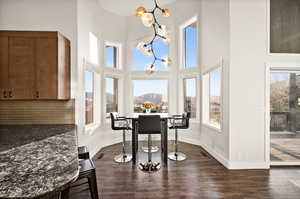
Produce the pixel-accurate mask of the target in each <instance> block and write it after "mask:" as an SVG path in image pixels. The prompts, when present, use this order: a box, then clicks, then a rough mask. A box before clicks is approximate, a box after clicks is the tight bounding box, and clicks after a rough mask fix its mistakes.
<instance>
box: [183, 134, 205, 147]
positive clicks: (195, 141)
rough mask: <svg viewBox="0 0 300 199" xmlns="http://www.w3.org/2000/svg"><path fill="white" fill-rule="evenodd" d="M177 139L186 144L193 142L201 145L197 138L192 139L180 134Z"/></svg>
mask: <svg viewBox="0 0 300 199" xmlns="http://www.w3.org/2000/svg"><path fill="white" fill-rule="evenodd" d="M179 141H181V142H186V143H188V144H193V145H197V146H201V142H200V141H199V140H194V139H191V138H187V137H183V136H181V137H180V138H179Z"/></svg>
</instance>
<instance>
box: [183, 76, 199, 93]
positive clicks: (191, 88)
mask: <svg viewBox="0 0 300 199" xmlns="http://www.w3.org/2000/svg"><path fill="white" fill-rule="evenodd" d="M185 84H186V88H185V89H186V96H187V97H196V79H195V78H193V79H185Z"/></svg>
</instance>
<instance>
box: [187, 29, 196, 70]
mask: <svg viewBox="0 0 300 199" xmlns="http://www.w3.org/2000/svg"><path fill="white" fill-rule="evenodd" d="M184 32H185V38H186V39H185V50H186V58H185V67H186V68H192V67H195V66H197V28H195V27H193V26H188V27H186V28H185V31H184Z"/></svg>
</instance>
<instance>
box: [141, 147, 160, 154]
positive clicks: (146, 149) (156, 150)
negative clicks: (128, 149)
mask: <svg viewBox="0 0 300 199" xmlns="http://www.w3.org/2000/svg"><path fill="white" fill-rule="evenodd" d="M142 150H143V151H144V152H145V153H148V151H149V148H148V147H142ZM158 151H159V147H158V146H152V147H151V153H156V152H158Z"/></svg>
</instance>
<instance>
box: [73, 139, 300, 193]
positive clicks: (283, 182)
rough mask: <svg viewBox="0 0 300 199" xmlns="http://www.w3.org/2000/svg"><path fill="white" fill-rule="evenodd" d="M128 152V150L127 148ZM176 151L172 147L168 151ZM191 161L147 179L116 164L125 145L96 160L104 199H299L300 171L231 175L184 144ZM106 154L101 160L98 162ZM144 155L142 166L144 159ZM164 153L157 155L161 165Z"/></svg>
mask: <svg viewBox="0 0 300 199" xmlns="http://www.w3.org/2000/svg"><path fill="white" fill-rule="evenodd" d="M128 149H129V147H128ZM170 149H172V145H170V148H169V150H170ZM180 150H181V151H182V152H184V153H186V154H187V155H188V159H187V160H185V161H183V162H172V161H169V165H168V168H162V169H161V170H160V171H158V172H156V173H152V174H148V173H144V172H142V171H140V170H139V169H138V168H137V167H135V166H132V164H131V163H127V164H122V165H121V164H117V163H115V162H114V161H113V157H114V155H116V154H118V153H119V152H120V151H121V144H117V145H113V146H109V147H107V148H104V149H103V150H101V151H100V152H99V153H98V154H97V155H96V156H95V157H94V163H95V166H96V168H97V181H98V192H99V194H100V195H101V196H100V198H101V199H199V198H201V199H202V198H228V199H250V198H251V199H252V198H253V199H254V198H255V199H260V198H280V199H299V198H300V168H299V167H298V168H297V167H288V168H272V169H271V170H237V171H229V170H227V169H226V168H224V167H223V166H222V165H221V164H220V163H218V162H217V161H216V160H215V159H213V158H212V157H211V156H210V155H208V154H207V153H206V152H205V151H204V150H203V149H202V148H201V147H198V146H194V145H190V144H186V143H180ZM101 153H103V154H104V156H103V157H102V158H101V159H97V158H98V157H99V155H100V154H101ZM145 155H146V154H145V153H143V152H140V155H139V156H140V161H144V160H145V159H146V156H145ZM159 155H160V153H156V154H155V157H154V158H155V159H156V160H159ZM86 188H87V186H81V187H77V188H73V189H72V190H71V198H72V199H88V198H90V196H89V191H88V190H87V189H86Z"/></svg>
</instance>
